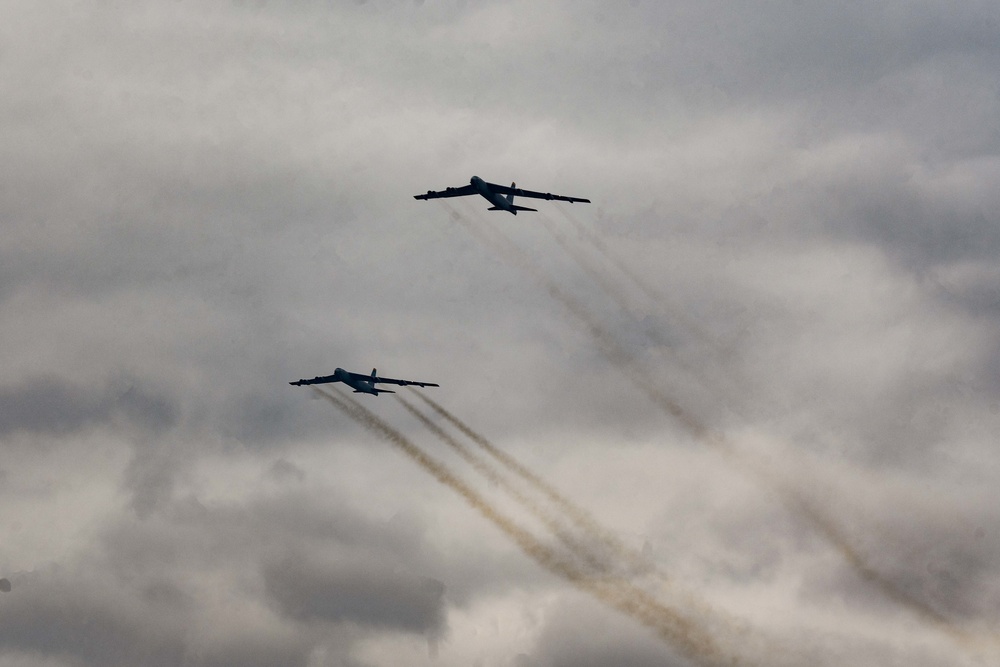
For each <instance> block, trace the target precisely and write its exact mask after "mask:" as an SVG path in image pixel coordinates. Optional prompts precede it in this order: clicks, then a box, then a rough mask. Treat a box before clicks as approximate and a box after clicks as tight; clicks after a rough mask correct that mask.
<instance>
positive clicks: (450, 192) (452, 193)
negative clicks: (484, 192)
mask: <svg viewBox="0 0 1000 667" xmlns="http://www.w3.org/2000/svg"><path fill="white" fill-rule="evenodd" d="M474 194H476V189H475V188H474V187H472V185H463V186H462V187H459V188H445V189H444V190H439V191H437V192H434V191H433V190H428V191H427V194H423V195H413V198H414V199H441V198H442V197H465V196H466V195H474Z"/></svg>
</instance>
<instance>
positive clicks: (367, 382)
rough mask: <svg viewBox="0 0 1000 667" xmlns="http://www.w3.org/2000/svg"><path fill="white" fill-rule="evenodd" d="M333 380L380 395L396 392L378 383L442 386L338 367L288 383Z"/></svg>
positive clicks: (357, 391) (355, 390)
mask: <svg viewBox="0 0 1000 667" xmlns="http://www.w3.org/2000/svg"><path fill="white" fill-rule="evenodd" d="M331 382H343V383H344V384H346V385H347V386H348V387H350V388H351V389H353V390H354V393H355V394H372V395H373V396H378V395H379V394H395V393H396V392H394V391H390V390H389V389H378V388H376V387H375V385H376V384H398V385H400V386H404V387H405V386H407V385H411V384H412V385H414V386H417V387H440V386H441V385H439V384H434V383H433V382H415V381H413V380H394V379H392V378H380V377H378V375H377V374H376V373H375V369H374V368H373V369H372V374H371V375H364V374H362V373H351V372H350V371H345V370H344V369H343V368H338V369H337V370H335V371H334V372H333V375H324V376H322V377H315V378H313V379H312V380H296V381H295V382H289V383H288V384H291V385H295V386H296V387H301V386H302V385H304V384H329V383H331Z"/></svg>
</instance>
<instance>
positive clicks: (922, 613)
mask: <svg viewBox="0 0 1000 667" xmlns="http://www.w3.org/2000/svg"><path fill="white" fill-rule="evenodd" d="M446 208H447V209H448V210H449V211H450V213H451V217H452V219H453V220H454V221H455V222H458V223H459V224H461V225H462V226H463V227H464V228H465V229H467V230H469V232H470V233H472V234H473V235H474V236H476V237H477V238H479V239H480V240H481V241H482V242H483V243H484V244H486V245H487V246H488V247H490V248H492V249H493V250H495V251H496V252H498V253H499V254H500V255H501V256H502V257H504V258H505V259H507V260H508V261H509V262H511V263H512V264H514V266H516V267H518V268H521V269H522V270H524V271H525V273H527V274H528V275H529V277H531V278H532V279H533V280H534V281H535V282H536V283H537V284H539V285H540V286H541V287H543V288H544V289H545V290H546V291H547V292H548V293H549V295H550V296H552V298H554V299H555V300H556V301H558V302H559V303H560V304H562V305H563V307H564V308H565V309H566V310H567V311H568V312H569V313H570V314H571V315H573V316H574V317H575V318H576V319H577V320H579V321H580V323H582V324H583V325H584V327H585V328H586V329H587V330H588V332H589V333H590V335H591V337H592V338H593V339H594V340H595V342H596V343H597V348H598V351H599V352H600V353H601V354H602V355H603V356H604V358H605V359H606V360H608V361H609V362H610V363H611V364H612V365H613V366H614V367H615V368H617V369H618V370H619V371H620V372H621V373H623V374H624V375H625V376H626V377H627V378H628V379H629V380H630V381H631V382H632V383H633V384H634V385H635V386H636V387H638V388H639V389H640V390H641V391H642V392H643V394H645V396H646V397H647V398H648V399H649V400H650V401H651V402H652V403H653V404H655V405H656V406H657V407H659V408H660V409H661V410H662V411H663V412H665V413H666V414H667V415H669V416H671V417H673V418H674V419H676V420H677V421H678V422H680V423H681V424H682V425H683V426H684V427H685V428H686V429H687V430H688V431H689V432H691V434H692V435H693V436H694V437H695V438H696V439H698V440H700V441H701V442H702V443H704V444H707V445H709V446H710V447H711V448H712V449H714V450H716V451H717V452H719V453H720V454H722V455H723V456H725V457H726V458H727V459H729V460H730V461H732V462H733V465H734V466H735V467H736V468H737V469H740V470H742V471H744V472H746V473H749V474H752V475H753V476H755V477H756V478H757V479H758V480H759V481H760V482H761V483H762V484H763V485H764V486H765V487H766V488H769V489H771V490H772V491H773V492H774V493H775V494H776V495H777V496H778V497H779V498H781V499H782V500H783V501H784V504H785V506H786V507H787V508H789V510H790V511H792V512H795V513H796V514H797V515H798V516H800V517H802V518H803V519H804V520H806V521H808V522H809V523H810V524H811V525H812V526H813V528H814V529H815V530H816V531H817V532H818V533H820V534H821V535H823V536H824V537H825V538H826V539H827V540H828V541H829V543H830V544H831V545H832V546H833V547H834V548H835V549H836V550H837V551H838V552H839V553H840V554H841V556H842V557H843V558H844V560H845V562H847V564H848V565H849V566H850V567H851V569H852V570H854V571H855V572H856V573H857V574H858V576H860V577H861V578H862V579H865V580H867V581H872V582H873V583H875V585H876V587H877V588H878V589H879V590H880V591H883V592H885V593H886V595H887V597H888V598H889V599H891V600H892V601H894V602H896V603H897V604H899V605H901V606H902V607H904V608H906V609H909V610H910V611H911V612H913V613H914V614H915V615H916V616H918V617H919V618H921V619H923V620H928V621H931V624H932V625H933V626H934V627H937V628H940V629H942V630H944V631H945V633H946V634H947V636H949V637H952V638H957V639H960V640H962V641H964V639H963V638H964V637H967V633H965V632H964V631H962V630H960V629H958V628H957V627H956V626H955V625H954V624H953V623H951V622H948V620H947V619H946V618H944V617H943V616H942V615H941V614H940V613H939V612H937V611H936V610H934V609H933V608H932V607H930V606H929V605H928V604H926V603H924V602H921V601H920V600H918V599H916V598H914V597H913V596H912V595H909V594H908V593H906V592H905V591H904V590H902V589H901V588H900V587H899V586H898V585H896V584H894V583H893V582H891V581H890V580H889V579H887V578H886V577H885V576H883V575H881V574H879V573H878V572H877V571H876V570H875V568H874V567H872V566H871V565H870V564H869V563H868V562H867V560H866V559H865V558H864V557H863V556H862V555H861V554H860V552H859V551H858V550H857V549H855V548H853V547H852V546H851V545H850V543H849V542H848V541H847V540H846V539H845V537H844V535H843V533H842V532H841V531H840V530H837V529H836V528H835V527H834V523H835V522H833V521H832V520H831V519H830V518H829V517H828V516H824V515H822V514H821V512H820V511H819V510H818V508H816V507H815V506H814V505H810V504H809V503H808V502H807V501H806V500H805V498H804V496H803V495H802V494H801V493H799V492H796V491H794V490H793V489H791V487H790V486H789V485H788V484H787V483H785V482H780V481H778V480H777V479H776V478H775V476H774V474H773V473H771V472H769V471H766V470H764V469H763V468H762V467H761V466H760V465H757V464H755V463H754V462H752V461H750V460H749V459H748V458H747V457H746V456H745V455H741V454H740V453H739V452H738V450H737V449H736V448H735V447H734V446H733V444H732V443H731V442H730V441H729V439H728V438H726V437H725V436H724V435H723V434H721V433H719V432H717V431H714V430H712V429H710V428H708V427H707V426H706V425H705V424H703V423H701V421H700V420H699V419H697V418H696V417H695V416H694V415H692V414H691V413H689V412H688V411H687V410H685V409H684V408H683V407H681V405H680V404H678V403H677V402H676V401H674V400H673V399H671V398H670V397H669V396H667V395H666V393H664V392H663V391H662V390H661V389H660V388H659V387H658V386H656V383H655V382H654V380H653V379H652V378H651V377H649V376H648V375H647V374H646V373H645V372H643V370H642V368H641V367H639V366H638V364H637V362H636V360H635V358H634V357H633V356H632V355H631V354H630V353H629V352H628V351H627V350H625V348H623V347H622V346H621V345H620V344H619V343H618V342H617V340H616V339H615V338H614V337H613V336H612V335H611V334H610V333H609V332H608V331H606V330H605V329H604V328H603V327H601V326H600V325H599V324H598V323H597V322H596V321H595V320H594V318H593V317H592V316H591V314H590V312H589V311H588V310H587V309H586V308H585V307H584V306H583V304H581V303H580V302H579V301H578V300H577V299H575V298H573V297H572V296H571V295H570V294H568V293H566V292H565V291H563V290H562V289H560V288H559V286H558V285H556V284H555V282H554V281H553V280H552V278H550V277H549V276H548V275H547V274H546V273H545V272H544V271H543V270H542V269H541V268H540V267H539V266H538V265H537V264H536V263H535V262H534V261H533V260H532V259H531V257H530V256H528V255H527V254H526V253H525V252H524V251H523V250H522V249H521V248H520V247H518V246H517V245H515V244H514V243H513V242H512V241H510V240H509V239H508V238H507V237H505V236H503V235H502V234H501V233H500V232H498V231H496V230H495V229H493V228H491V227H488V226H486V225H485V223H484V225H482V226H480V225H476V224H474V223H472V222H471V221H469V220H468V219H466V218H465V217H464V216H462V215H461V214H460V213H458V211H456V210H455V209H454V208H452V207H451V206H449V205H447V204H446ZM564 215H565V213H564ZM567 218H568V216H567ZM484 229H490V230H491V232H490V233H487V232H486V231H484Z"/></svg>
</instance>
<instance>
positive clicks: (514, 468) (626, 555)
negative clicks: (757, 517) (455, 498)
mask: <svg viewBox="0 0 1000 667" xmlns="http://www.w3.org/2000/svg"><path fill="white" fill-rule="evenodd" d="M410 390H411V391H413V393H415V394H416V395H417V396H418V397H419V398H420V399H421V400H422V401H424V402H425V403H426V404H427V405H429V406H430V407H431V409H433V410H434V411H435V412H436V413H438V414H439V415H441V416H442V417H444V418H445V419H447V420H448V421H449V422H450V423H451V424H452V425H453V426H454V427H455V428H457V429H458V430H459V431H461V432H462V433H464V434H465V435H466V437H468V438H469V439H470V440H472V441H473V442H475V443H476V444H477V445H479V447H481V448H482V449H483V450H485V451H486V452H487V453H488V454H489V455H490V456H492V457H493V458H494V459H496V460H497V461H498V462H499V463H500V464H501V465H503V466H504V467H505V468H507V469H508V470H510V471H511V472H513V473H514V474H516V475H518V476H519V477H521V479H523V480H525V481H526V482H528V483H529V484H531V485H532V486H533V487H534V488H535V489H537V490H538V491H540V492H542V493H543V494H545V496H546V497H548V499H549V500H550V501H552V502H553V503H554V504H555V505H556V506H557V507H558V508H559V509H560V510H562V512H563V513H564V514H566V516H568V517H569V518H570V520H572V521H573V523H574V524H576V526H577V527H578V528H579V529H581V530H582V531H584V532H585V533H586V534H587V535H588V536H589V537H590V538H591V539H592V540H595V541H597V542H600V543H601V544H602V545H604V547H606V548H607V549H609V550H611V551H612V552H613V553H614V554H615V555H616V556H617V557H619V558H622V559H624V560H626V561H628V568H629V570H630V571H631V573H634V574H642V573H647V572H650V571H652V570H653V569H654V565H653V564H652V563H651V562H650V561H649V560H648V559H646V558H644V557H643V556H642V555H641V554H640V553H638V552H637V551H635V550H633V549H630V548H629V547H628V546H627V545H625V544H624V543H623V542H622V541H621V540H619V539H618V538H617V537H616V536H615V535H614V534H612V533H611V532H610V531H608V530H607V529H605V528H604V527H603V526H602V525H601V524H600V523H598V522H597V520H596V519H595V518H594V517H593V516H591V514H590V513H589V512H588V511H587V510H585V509H583V508H582V507H580V506H579V505H577V504H576V503H574V502H572V501H571V500H569V499H568V498H567V497H566V496H564V495H563V494H562V493H560V492H559V490H558V489H556V488H555V487H554V486H552V485H551V484H549V483H548V482H546V481H545V480H544V479H542V478H541V477H540V476H538V475H537V474H535V473H534V472H533V471H532V470H531V469H529V468H528V467H527V466H525V465H524V464H523V463H521V462H520V461H518V460H517V459H515V458H514V457H513V456H511V455H510V454H508V453H507V452H505V451H503V450H502V449H500V448H498V447H497V446H496V445H494V444H493V443H491V442H490V441H489V440H487V439H486V438H485V437H484V436H482V435H480V434H479V433H477V432H476V431H474V430H472V428H471V427H470V426H468V425H467V424H466V423H465V422H463V421H462V420H460V419H459V418H458V417H456V416H455V415H453V414H452V413H451V412H450V411H448V410H446V409H445V408H444V407H443V406H442V405H440V404H439V403H437V402H436V401H434V400H432V399H431V398H430V397H428V396H425V395H424V393H423V392H420V391H417V390H416V389H413V388H412V387H411V388H410ZM664 579H665V577H664Z"/></svg>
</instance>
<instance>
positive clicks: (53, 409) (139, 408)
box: [0, 377, 178, 436]
mask: <svg viewBox="0 0 1000 667" xmlns="http://www.w3.org/2000/svg"><path fill="white" fill-rule="evenodd" d="M118 417H123V418H125V419H126V420H127V422H128V423H130V424H134V425H135V426H138V427H139V428H140V429H142V430H143V431H145V432H148V433H151V434H158V433H162V432H163V431H165V430H167V429H169V428H171V427H172V426H173V425H174V424H175V423H176V421H177V418H178V417H177V407H176V405H175V403H174V402H173V401H172V400H171V399H170V398H168V397H167V396H164V395H162V394H159V393H154V392H152V391H148V390H145V389H142V388H141V387H140V386H137V385H136V384H135V383H133V382H131V381H121V382H114V383H111V384H109V385H107V386H105V387H103V388H102V387H83V386H79V385H77V384H75V383H73V382H72V381H71V380H65V379H62V378H56V377H40V378H34V379H31V380H27V381H25V382H23V383H22V384H20V385H16V386H7V387H3V388H2V389H0V435H7V434H10V433H13V432H17V431H27V432H30V433H39V434H48V435H58V436H65V435H70V434H73V433H75V432H77V431H80V430H82V429H86V428H90V427H94V426H101V425H108V424H109V423H110V422H112V420H114V419H116V418H118Z"/></svg>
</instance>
